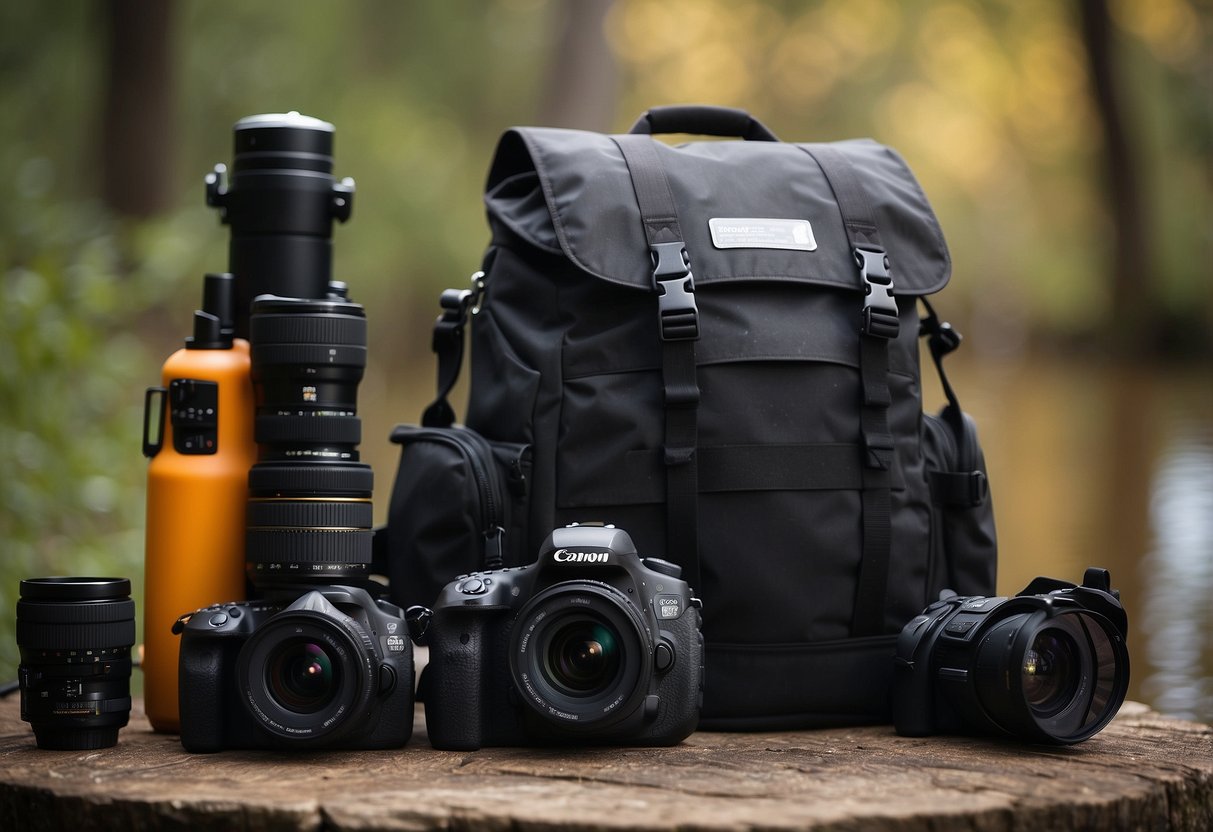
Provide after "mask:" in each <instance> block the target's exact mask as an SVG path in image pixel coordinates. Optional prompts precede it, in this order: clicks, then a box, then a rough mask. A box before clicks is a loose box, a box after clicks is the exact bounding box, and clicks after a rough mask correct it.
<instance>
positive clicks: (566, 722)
mask: <svg viewBox="0 0 1213 832" xmlns="http://www.w3.org/2000/svg"><path fill="white" fill-rule="evenodd" d="M652 652H653V649H652V640H651V638H650V635H649V630H648V627H647V626H646V625H645V623H644V620H643V618H642V617H641V615H640V613H639V611H638V610H637V609H636V607H635V605H634V604H633V603H632V602H631V600H630V599H629V598H628V597H627V596H626V595H624V593H622V592H621V591H619V590H618V589H615V588H614V587H612V586H610V585H608V584H603V583H597V582H593V581H567V582H565V583H560V584H556V585H554V586H552V587H550V588H549V589H547V590H546V591H544V592H541V593H540V594H538V595H536V596H535V597H534V598H532V599H531V600H530V602H528V603H527V605H526V606H524V607H523V608H522V610H521V611H520V612H519V613H518V620H517V623H516V624H515V625H514V630H513V647H512V649H511V652H510V672H511V674H512V676H513V678H514V683H515V685H516V686H517V687H518V689H519V690H520V691H523V692H525V695H524V696H523V697H522V699H523V701H525V702H526V704H527V705H529V706H530V707H531V708H532V709H533V710H534V711H535V712H536V713H538V714H539V715H540V716H541V717H542V718H544V719H546V720H549V721H554V722H557V723H559V724H560V725H561V727H562V728H565V729H569V728H574V729H575V728H577V727H579V726H580V727H586V728H589V727H591V726H593V727H595V728H601V727H605V726H606V725H608V724H610V723H611V722H612V721H614V720H616V719H623V718H626V717H627V715H628V714H629V713H630V712H631V711H633V710H634V709H635V706H636V705H637V704H638V702H639V701H640V700H641V699H642V698H643V696H644V693H645V691H647V690H648V688H649V682H650V679H651V675H652V661H651V656H652Z"/></svg>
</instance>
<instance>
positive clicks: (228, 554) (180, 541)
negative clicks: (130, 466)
mask: <svg viewBox="0 0 1213 832" xmlns="http://www.w3.org/2000/svg"><path fill="white" fill-rule="evenodd" d="M233 289H234V281H233V278H232V276H231V275H230V274H221V275H213V274H208V275H207V276H206V285H205V289H204V292H203V304H202V305H203V309H202V310H199V311H197V312H195V313H194V335H193V337H192V338H186V339H185V347H184V349H180V350H177V352H175V353H173V354H172V355H171V356H169V359H168V360H167V361H166V362H164V370H163V373H162V380H163V386H162V387H153V388H149V389H148V391H147V398H146V400H145V405H144V406H145V412H144V429H143V430H144V433H143V453H144V455H145V456H148V457H150V459H151V462H150V464H149V465H148V471H147V543H146V547H145V550H144V559H145V564H144V568H145V571H144V593H143V594H144V600H143V679H144V688H143V689H144V704H145V706H146V708H147V716H148V719H149V720H150V721H151V723H152V727H153V728H155V729H156V730H157V731H168V732H176V731H178V730H180V723H179V719H178V710H177V656H178V646H179V642H180V639H179V638H178V637H177V636H175V635H174V634H173V632H172V625H173V622H175V621H176V620H177V618H178V617H179V616H180V615H182V614H183V613H187V612H191V611H193V610H195V609H198V608H200V607H205V606H208V605H210V604H216V603H223V602H225V601H241V600H244V598H245V578H244V537H245V519H244V515H245V505H246V503H247V500H248V472H249V468H250V467H251V466H252V465H253V463H254V462H256V456H257V448H256V445H255V444H254V442H253V417H254V412H255V405H254V400H253V383H252V379H251V374H250V370H251V365H250V360H249V344H248V342H247V341H245V340H244V339H242V338H234V337H233V336H232V329H231V326H232V323H231V322H232V315H231V310H232V298H233V297H234V291H233ZM166 416H167V418H166Z"/></svg>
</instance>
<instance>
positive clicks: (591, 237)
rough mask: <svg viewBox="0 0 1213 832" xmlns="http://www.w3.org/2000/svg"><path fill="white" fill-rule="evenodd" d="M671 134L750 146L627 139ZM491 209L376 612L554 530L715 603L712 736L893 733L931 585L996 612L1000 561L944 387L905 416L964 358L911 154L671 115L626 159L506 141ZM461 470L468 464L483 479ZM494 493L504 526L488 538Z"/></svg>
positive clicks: (941, 251)
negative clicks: (488, 498)
mask: <svg viewBox="0 0 1213 832" xmlns="http://www.w3.org/2000/svg"><path fill="white" fill-rule="evenodd" d="M674 132H677V133H699V134H706V135H719V136H741V137H744V138H745V139H746V141H709V142H690V143H687V144H682V145H678V146H671V145H668V144H664V143H661V142H658V141H656V140H654V139H653V138H651V136H648V135H642V134H645V133H674ZM485 200H486V203H487V206H488V217H489V224H490V226H491V229H492V242H491V245H490V247H489V250H488V252H487V254H486V256H485V259H484V264H483V272H481V273H478V274H477V275H476V277H475V278H474V281H473V287H472V288H471V289H467V290H462V291H456V290H448V291H447V292H445V293H444V294H443V298H442V306H443V315H442V317H441V318H439V320H438V323H437V325H436V329H435V333H434V350H435V352H436V353H437V354H438V358H439V385H438V387H439V395H438V398H437V400H436V401H435V402H434V404H433V405H431V406H430V407H429V408H428V409H427V410H426V413H425V415H424V418H423V423H424V426H425V429H426V430H430V431H435V430H436V431H439V432H442V431H446V432H449V433H450V434H452V435H453V436H457V437H458V436H462V437H463V440H468V441H461V442H456V443H438V444H434V443H429V444H428V447H427V450H426V451H425V452H418V451H417V447H416V444H417V443H416V442H414V441H413V440H414V439H416V438H417V437H418V435H419V434H418V433H417V432H416V431H417V430H418V429H417V428H400V429H397V433H396V435H395V437H394V438H396V439H397V440H398V441H401V442H402V445H403V453H402V456H401V462H400V468H399V471H398V474H397V480H396V485H395V490H394V492H393V495H392V502H391V506H390V509H389V522H388V529H387V532H386V534H380V535H378V536H377V545H378V546H379V547H380V548H381V549H382V550H383V551H382V552H381V556H386V558H387V560H388V563H389V572H390V574H391V580H392V584H391V586H392V593H393V600H395V601H396V602H397V603H401V604H415V603H420V604H429V603H432V601H433V599H434V598H435V597H436V596H437V593H438V590H439V589H440V588H441V585H442V583H443V582H444V581H445V580H449V579H450V578H452V577H454V576H455V575H456V574H459V573H463V572H468V571H472V570H476V569H481V568H484V567H485V566H486V564H487V565H492V564H493V563H494V562H495V560H496V558H501V559H503V560H504V561H505V562H506V563H507V565H510V564H524V563H530V562H532V561H533V560H534V558H535V554H536V552H537V551H538V547H539V545H540V543H541V542H542V541H543V539H544V537H545V536H546V535H547V534H548V533H549V532H550V531H551V530H552V529H553V528H554V527H557V526H560V525H564V524H567V523H569V522H574V521H590V520H602V521H606V522H610V523H614V524H616V525H618V526H620V527H621V528H624V529H626V530H627V531H628V532H629V533H630V534H631V535H632V537H633V538H634V539H635V541H636V544H637V546H638V547H639V549H640V551H641V552H642V553H643V554H645V555H654V556H659V557H663V558H666V559H669V560H673V561H675V562H677V563H679V564H681V565H682V567H683V569H684V577H686V579H687V580H688V581H689V582H690V584H691V586H692V587H693V588H694V589H695V590H696V591H697V594H698V595H699V596H700V597H701V598H702V599H703V604H704V607H703V613H704V636H705V641H706V644H707V659H706V663H707V678H706V685H705V698H704V708H703V718H704V719H703V725H704V726H705V727H715V728H724V729H759V728H784V727H798V726H817V725H826V724H839V723H859V722H871V721H885V720H887V719H888V715H889V711H888V702H887V697H888V689H889V680H890V678H891V669H892V653H893V645H894V641H895V637H896V633H897V632H898V631H899V630H900V628H901V627H902V625H903V624H904V623H905V622H906V621H908V620H909V619H910V618H911V617H913V616H914V615H915V614H917V613H918V612H920V611H921V610H922V608H923V607H924V606H925V605H926V604H928V603H929V602H930V601H932V600H934V599H935V598H936V597H938V593H939V591H940V590H941V589H943V588H945V587H947V588H950V589H953V590H955V591H956V592H959V593H961V594H964V595H967V594H972V595H988V594H991V593H992V592H993V591H994V574H995V560H996V547H995V539H994V522H993V512H992V507H991V503H990V496H989V490H988V487H987V483H986V476H985V470H984V468H985V466H984V461H983V458H982V454H981V450H980V447H979V446H978V444H977V438H976V433H975V431H974V427H973V424H972V422H971V421H970V420H969V418H968V417H967V416H966V415H965V414H963V413H962V412H961V410H960V407H959V405H958V404H957V402H956V398H955V395H954V394H953V392H952V389H951V387H950V385H948V384H947V381H946V379H943V386H944V391H945V393H946V395H947V398H948V405H947V406H945V407H944V409H943V411H942V412H941V413H940V414H939V415H938V416H931V415H924V414H923V412H922V402H921V393H920V384H919V381H920V374H919V360H918V341H919V336H920V334H921V335H923V336H925V337H926V339H927V343H928V346H929V350H930V353H931V355H932V357H933V358H934V360H935V363H936V365H937V366H938V367H939V370H940V373H941V377H942V365H941V360H942V357H943V356H944V355H945V354H946V353H947V352H949V351H950V350H951V349H953V348H954V347H955V346H956V344H957V343H958V342H959V336H958V335H956V334H955V333H954V332H953V331H952V330H951V328H950V327H949V326H948V325H947V324H944V323H941V322H940V321H939V320H938V318H937V317H936V316H935V315H934V313H933V312H932V311H931V310H930V307H929V306H926V302H925V299H924V296H925V295H928V294H931V293H934V292H936V291H938V290H939V289H941V288H943V286H944V285H945V284H946V283H947V280H948V276H949V273H950V268H951V261H950V259H949V255H948V251H947V248H946V246H945V244H944V240H943V236H942V233H941V232H940V228H939V225H938V223H937V221H936V219H935V216H934V214H933V213H932V211H931V208H930V206H929V205H928V203H927V200H926V197H925V196H924V195H923V193H922V190H921V189H920V187H919V185H918V183H917V181H916V180H915V179H914V177H913V175H912V174H911V173H910V171H909V169H908V168H907V167H906V165H905V163H904V161H903V160H902V159H901V157H900V156H898V155H897V154H896V153H895V152H894V151H892V150H890V149H889V148H887V147H883V146H881V145H879V144H877V143H875V142H872V141H870V140H859V141H845V142H837V143H832V144H790V143H782V142H779V141H778V140H776V139H775V137H774V136H773V135H772V134H771V133H770V132H769V131H768V130H767V129H766V128H765V127H763V126H762V125H761V124H760V123H759V122H757V121H755V120H754V119H753V118H752V117H750V116H749V115H748V114H746V113H745V112H743V111H739V110H730V109H724V108H715V107H691V106H687V107H665V108H656V109H653V110H650V111H649V112H647V113H646V114H645V115H644V116H643V117H642V118H641V119H640V120H639V121H638V122H637V124H636V125H635V126H634V127H633V128H632V131H631V134H628V135H619V136H606V135H600V134H596V133H590V132H582V131H575V130H560V129H543V128H517V129H514V130H510V131H508V132H507V133H506V134H505V135H504V136H503V137H502V139H501V141H500V144H499V145H498V148H497V152H496V157H495V159H494V161H493V164H492V168H491V171H490V173H489V179H488V185H487V192H486V196H485ZM919 301H922V303H923V305H924V308H926V309H927V315H926V316H925V317H923V318H921V319H920V317H919V313H918V305H919ZM469 320H472V321H474V323H472V324H471V326H470V330H471V340H470V343H471V385H470V393H469V405H468V412H467V419H466V426H458V425H455V424H454V422H455V414H454V412H453V410H452V408H451V406H450V405H449V403H448V402H447V395H448V394H449V392H450V390H451V388H452V386H453V385H454V383H455V381H456V379H457V377H458V374H459V368H460V365H461V363H462V353H463V345H464V327H465V325H466V324H467V323H468V322H469ZM470 436H475V437H476V438H475V439H474V440H472V439H470ZM439 445H442V446H445V447H447V450H449V453H446V452H444V451H443V450H442V449H441V448H440V447H439ZM456 445H462V446H464V447H473V446H476V447H480V448H482V449H483V451H482V464H480V465H479V466H478V470H479V471H481V472H482V473H481V474H480V475H479V476H478V477H469V475H468V474H467V473H466V472H467V471H470V470H471V469H470V468H468V467H466V466H464V464H463V463H462V462H461V461H460V460H458V459H455V457H454V456H453V454H455V453H456V450H455V446H456ZM494 446H508V447H509V448H511V449H513V450H512V451H511V453H510V454H500V453H498V454H494V453H493V452H492V450H491V449H492V448H493V447H494ZM519 449H526V452H525V453H523V452H522V451H520V450H519ZM503 459H509V460H514V462H513V463H510V464H503V463H502V460H503ZM523 459H525V461H526V466H525V468H526V470H525V474H524V472H523V470H522V466H521V465H520V464H518V461H519V460H523ZM455 469H458V470H459V471H463V472H464V473H459V474H457V475H456V477H457V478H458V479H459V481H460V482H465V483H466V482H469V481H470V480H478V481H479V483H480V485H479V487H467V488H463V487H457V488H455V489H454V490H456V491H460V492H461V493H467V494H469V500H471V504H470V506H469V505H453V504H452V499H451V498H450V497H449V496H445V495H447V494H448V493H449V492H450V489H447V488H446V487H445V486H443V485H442V482H444V477H449V476H450V471H451V470H455ZM486 483H487V484H486ZM493 493H497V494H501V495H503V496H505V497H506V499H505V500H504V502H505V503H506V505H505V506H504V508H503V507H500V506H498V508H503V510H501V511H498V512H497V515H499V516H497V515H495V516H494V517H488V516H487V515H486V513H485V512H484V511H483V510H482V508H483V502H484V495H485V494H490V495H491V494H493ZM498 502H501V501H500V500H499V501H498ZM419 526H420V527H424V528H425V529H426V531H424V533H418V532H417V531H416V530H417V528H418V527H419ZM444 529H445V530H446V532H447V534H446V535H445V536H444V532H443V530H444ZM501 535H504V536H505V537H506V538H509V539H508V540H507V541H506V542H505V543H504V544H503V542H502V540H501V539H500V536H501ZM452 541H455V545H452Z"/></svg>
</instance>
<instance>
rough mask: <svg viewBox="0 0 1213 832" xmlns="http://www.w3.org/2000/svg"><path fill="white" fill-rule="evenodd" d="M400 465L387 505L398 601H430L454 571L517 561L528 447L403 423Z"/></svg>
mask: <svg viewBox="0 0 1213 832" xmlns="http://www.w3.org/2000/svg"><path fill="white" fill-rule="evenodd" d="M391 439H392V441H393V442H395V443H396V444H398V445H400V465H399V466H398V468H397V470H396V482H395V485H394V486H393V488H392V498H391V502H390V504H389V507H388V525H387V530H386V535H387V538H386V553H385V554H386V561H387V564H386V565H387V570H386V571H387V575H388V579H389V582H390V583H389V591H390V593H389V594H390V596H391V599H392V602H393V603H396V604H399V605H400V606H402V607H408V606H411V605H413V604H426V605H428V604H432V603H433V602H434V599H435V598H436V597H437V596H438V593H439V591H440V590H441V589H442V587H444V586H445V585H446V584H447V583H448V582H450V581H451V580H452V579H453V578H455V577H456V576H457V575H463V574H466V573H468V572H476V571H479V570H483V569H496V568H499V567H501V566H503V565H506V564H509V563H518V562H520V560H519V559H520V557H521V553H520V552H518V551H515V549H517V548H519V547H521V546H522V545H524V541H523V537H524V536H523V535H522V534H521V533H520V531H519V528H520V524H521V523H524V522H525V518H526V505H525V503H526V491H527V485H528V479H529V473H530V470H529V469H530V446H529V445H521V444H513V443H506V442H489V441H488V440H486V439H485V438H484V437H482V436H481V435H480V434H478V433H476V432H475V431H473V430H469V429H468V428H464V427H458V426H456V427H450V428H425V427H416V426H414V425H398V426H397V427H396V429H395V430H393V431H392V436H391Z"/></svg>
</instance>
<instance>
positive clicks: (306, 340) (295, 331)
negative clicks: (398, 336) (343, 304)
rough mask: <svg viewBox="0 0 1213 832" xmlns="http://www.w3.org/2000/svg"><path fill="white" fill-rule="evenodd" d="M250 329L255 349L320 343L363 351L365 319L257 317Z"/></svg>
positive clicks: (346, 316) (332, 316)
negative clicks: (256, 347)
mask: <svg viewBox="0 0 1213 832" xmlns="http://www.w3.org/2000/svg"><path fill="white" fill-rule="evenodd" d="M250 326H251V330H250V331H251V333H252V338H254V339H255V340H256V342H257V344H258V347H259V348H261V347H264V346H267V345H273V344H283V345H286V344H289V345H295V346H297V345H304V344H306V345H311V344H324V345H331V346H349V347H361V348H363V349H364V350H365V349H366V337H367V334H366V318H356V317H353V316H351V315H258V316H254V317H253V318H252V319H251V321H250Z"/></svg>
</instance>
